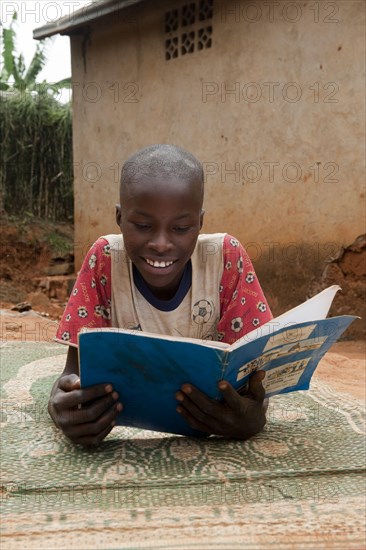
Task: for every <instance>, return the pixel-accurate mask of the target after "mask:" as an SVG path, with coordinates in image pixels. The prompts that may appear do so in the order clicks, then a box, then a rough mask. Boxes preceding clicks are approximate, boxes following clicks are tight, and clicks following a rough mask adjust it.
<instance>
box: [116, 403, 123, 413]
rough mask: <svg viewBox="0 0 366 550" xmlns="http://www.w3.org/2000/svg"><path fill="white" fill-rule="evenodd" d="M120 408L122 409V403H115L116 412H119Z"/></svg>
mask: <svg viewBox="0 0 366 550" xmlns="http://www.w3.org/2000/svg"><path fill="white" fill-rule="evenodd" d="M122 409H123V405H122V403H117V405H116V410H117V411H118V412H121V410H122Z"/></svg>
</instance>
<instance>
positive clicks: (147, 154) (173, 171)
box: [121, 143, 204, 201]
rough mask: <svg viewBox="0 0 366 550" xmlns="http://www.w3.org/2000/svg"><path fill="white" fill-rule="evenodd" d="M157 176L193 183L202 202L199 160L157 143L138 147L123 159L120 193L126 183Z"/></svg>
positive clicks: (186, 153) (173, 146)
mask: <svg viewBox="0 0 366 550" xmlns="http://www.w3.org/2000/svg"><path fill="white" fill-rule="evenodd" d="M158 177H160V178H161V177H166V178H167V179H168V178H169V179H170V180H173V179H179V180H181V179H183V180H186V181H189V182H194V183H195V184H196V185H198V186H199V190H200V194H201V197H202V201H203V188H204V174H203V167H202V164H201V163H200V161H199V160H198V159H197V158H196V157H195V156H194V155H192V153H190V152H189V151H186V150H185V149H182V148H181V147H178V146H177V145H169V144H161V143H158V144H155V145H150V146H148V147H144V148H143V149H139V150H138V151H136V153H134V154H133V155H131V156H130V157H129V158H128V159H127V160H126V162H125V163H124V165H123V166H122V171H121V193H122V190H123V187H124V186H125V185H128V184H129V183H133V182H134V181H139V180H141V179H142V178H148V179H154V178H158Z"/></svg>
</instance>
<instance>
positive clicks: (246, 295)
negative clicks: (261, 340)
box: [217, 235, 272, 344]
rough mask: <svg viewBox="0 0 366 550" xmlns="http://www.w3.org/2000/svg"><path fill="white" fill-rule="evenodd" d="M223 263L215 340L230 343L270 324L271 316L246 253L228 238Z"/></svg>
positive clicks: (238, 243) (234, 241)
mask: <svg viewBox="0 0 366 550" xmlns="http://www.w3.org/2000/svg"><path fill="white" fill-rule="evenodd" d="M223 261H224V271H223V274H222V278H221V284H220V321H219V324H218V327H217V330H218V340H221V341H223V342H226V343H228V344H233V343H234V342H236V340H238V339H239V338H241V337H242V336H244V335H245V334H247V333H248V332H250V331H251V330H254V329H255V328H256V327H259V326H261V325H263V324H264V323H266V322H267V321H270V320H271V319H272V313H271V310H270V308H269V306H268V303H267V300H266V298H265V296H264V294H263V291H262V289H261V286H260V284H259V281H258V279H257V276H256V274H255V271H254V268H253V265H252V262H251V260H250V258H249V256H248V254H247V252H246V250H245V249H244V247H243V246H242V245H241V244H240V242H239V241H238V240H237V239H235V238H234V237H232V236H231V235H226V236H225V239H224V243H223Z"/></svg>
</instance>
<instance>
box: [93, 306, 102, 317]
mask: <svg viewBox="0 0 366 550" xmlns="http://www.w3.org/2000/svg"><path fill="white" fill-rule="evenodd" d="M94 313H95V315H97V316H98V317H100V316H101V315H102V306H100V305H99V304H98V305H96V306H95V307H94Z"/></svg>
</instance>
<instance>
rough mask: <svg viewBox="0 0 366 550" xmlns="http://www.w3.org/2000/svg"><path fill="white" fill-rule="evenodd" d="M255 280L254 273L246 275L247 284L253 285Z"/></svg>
mask: <svg viewBox="0 0 366 550" xmlns="http://www.w3.org/2000/svg"><path fill="white" fill-rule="evenodd" d="M254 279H255V275H254V273H253V271H248V273H247V274H246V277H245V281H246V282H247V283H253V282H254Z"/></svg>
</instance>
